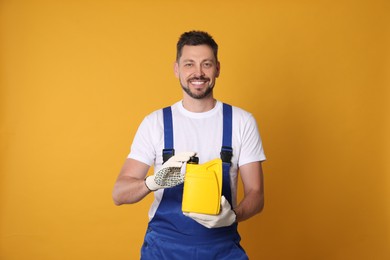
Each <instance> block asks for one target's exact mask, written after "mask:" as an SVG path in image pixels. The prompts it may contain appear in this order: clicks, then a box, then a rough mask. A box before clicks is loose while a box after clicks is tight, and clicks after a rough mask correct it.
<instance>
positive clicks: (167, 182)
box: [145, 152, 195, 191]
mask: <svg viewBox="0 0 390 260" xmlns="http://www.w3.org/2000/svg"><path fill="white" fill-rule="evenodd" d="M194 155H195V153H194V152H183V153H179V154H178V155H174V156H172V157H171V158H169V159H168V160H167V161H166V162H165V163H164V164H163V166H162V168H161V169H160V170H159V171H158V172H156V173H155V174H154V175H150V176H148V177H146V179H145V185H146V187H147V188H148V189H149V190H151V191H156V190H158V189H163V188H170V187H174V186H176V185H179V184H181V183H183V182H184V173H183V174H182V173H181V167H182V165H183V163H185V162H187V161H188V160H189V159H190V158H191V156H194Z"/></svg>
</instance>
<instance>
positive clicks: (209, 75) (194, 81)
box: [113, 31, 265, 260]
mask: <svg viewBox="0 0 390 260" xmlns="http://www.w3.org/2000/svg"><path fill="white" fill-rule="evenodd" d="M174 72H175V75H176V77H177V78H178V79H179V81H180V84H181V87H182V90H183V99H182V100H181V101H179V102H177V103H175V104H174V105H172V106H171V107H169V108H166V109H164V110H158V111H155V112H153V113H151V114H150V115H148V116H147V117H146V118H145V119H144V120H143V122H142V123H141V125H140V127H139V129H138V131H137V133H136V136H135V138H134V141H133V144H132V146H131V152H130V154H129V156H128V159H127V160H126V162H125V164H124V166H123V168H122V170H121V172H120V174H119V177H118V179H117V181H116V184H115V187H114V191H113V199H114V202H115V204H116V205H121V204H131V203H135V202H138V201H140V200H141V199H143V198H144V197H145V196H146V195H148V194H149V193H151V192H153V193H154V197H155V199H154V202H153V204H152V206H151V208H150V210H149V226H148V230H147V233H146V235H145V241H144V244H143V246H142V249H141V259H229V260H231V259H248V257H247V255H246V253H245V251H244V250H243V248H242V247H241V246H240V243H239V242H240V236H239V234H238V232H237V223H238V222H240V221H244V220H246V219H248V218H250V217H252V216H254V215H255V214H257V213H259V212H260V211H261V210H262V208H263V204H264V198H263V172H262V166H261V162H262V161H264V160H265V156H264V152H263V147H262V142H261V138H260V135H259V133H258V130H257V125H256V121H255V119H254V118H253V116H252V115H251V114H250V113H248V112H246V111H244V110H242V109H240V108H237V107H231V106H229V105H226V104H223V103H222V102H220V101H217V100H216V99H214V96H213V88H214V86H215V82H216V79H217V78H218V76H219V73H220V63H219V61H218V45H217V44H216V42H215V41H214V39H213V38H212V37H211V36H210V35H209V34H208V33H206V32H202V31H190V32H186V33H184V34H182V35H181V37H180V39H179V41H178V43H177V57H176V63H175V67H174ZM226 111H227V112H226ZM229 111H230V112H229ZM225 112H226V113H225ZM229 118H230V119H229ZM229 120H230V121H229ZM229 122H230V123H229ZM221 147H222V148H221ZM188 151H193V152H188ZM194 155H196V156H197V157H198V158H199V163H200V164H202V163H205V162H208V161H210V160H213V159H215V158H221V159H222V160H223V165H224V166H223V167H224V178H223V187H222V197H221V210H220V213H219V214H218V215H208V214H200V213H192V212H190V213H188V212H186V213H183V212H182V211H181V203H182V193H183V180H184V178H185V177H183V172H184V171H185V165H186V162H187V161H188V160H189V159H190V157H191V156H194ZM164 161H165V163H163V162H164ZM151 165H154V167H155V168H154V175H151V176H148V177H147V178H145V177H146V175H147V172H148V170H149V167H150V166H151ZM238 170H239V172H240V176H241V180H242V183H243V187H244V198H243V199H242V200H241V201H240V203H237V199H236V195H237V176H238V174H237V172H238Z"/></svg>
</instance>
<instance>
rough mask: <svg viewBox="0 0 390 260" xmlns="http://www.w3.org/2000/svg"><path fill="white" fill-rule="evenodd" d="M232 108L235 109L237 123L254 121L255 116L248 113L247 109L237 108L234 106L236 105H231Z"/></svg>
mask: <svg viewBox="0 0 390 260" xmlns="http://www.w3.org/2000/svg"><path fill="white" fill-rule="evenodd" d="M231 106H232V109H233V120H235V121H241V122H242V121H244V122H246V121H248V120H252V118H253V115H252V113H250V112H248V111H247V110H245V109H242V108H240V107H237V106H234V105H231Z"/></svg>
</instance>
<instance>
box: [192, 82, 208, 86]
mask: <svg viewBox="0 0 390 260" xmlns="http://www.w3.org/2000/svg"><path fill="white" fill-rule="evenodd" d="M190 82H191V84H193V85H203V84H205V83H206V82H207V81H190Z"/></svg>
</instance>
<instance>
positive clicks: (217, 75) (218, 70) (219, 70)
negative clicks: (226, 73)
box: [215, 61, 221, 78]
mask: <svg viewBox="0 0 390 260" xmlns="http://www.w3.org/2000/svg"><path fill="white" fill-rule="evenodd" d="M220 72H221V63H219V61H218V62H217V74H216V76H215V77H216V78H218V77H219V73H220Z"/></svg>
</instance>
